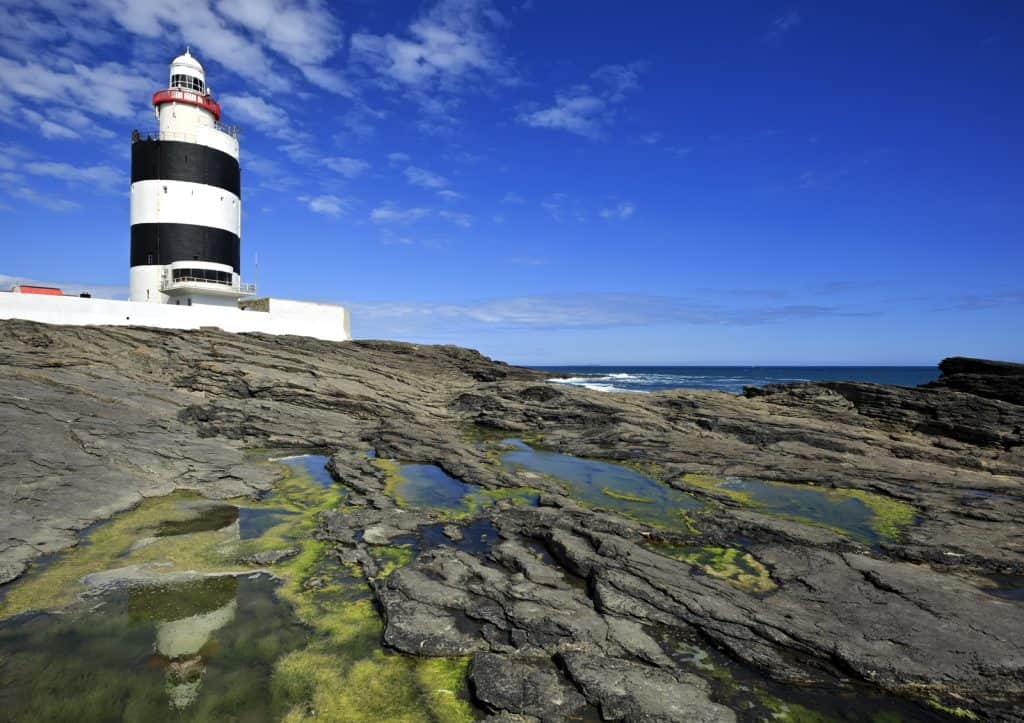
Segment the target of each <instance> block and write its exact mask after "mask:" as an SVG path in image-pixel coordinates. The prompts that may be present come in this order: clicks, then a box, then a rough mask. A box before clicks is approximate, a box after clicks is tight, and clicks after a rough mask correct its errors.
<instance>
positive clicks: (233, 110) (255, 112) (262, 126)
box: [221, 94, 295, 140]
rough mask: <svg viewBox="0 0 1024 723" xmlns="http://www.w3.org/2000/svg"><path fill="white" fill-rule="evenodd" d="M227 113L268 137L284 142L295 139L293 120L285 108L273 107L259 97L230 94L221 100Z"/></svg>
mask: <svg viewBox="0 0 1024 723" xmlns="http://www.w3.org/2000/svg"><path fill="white" fill-rule="evenodd" d="M221 105H222V106H223V108H224V111H225V113H229V114H230V115H231V116H232V117H233V118H237V119H238V120H239V121H241V122H242V123H248V124H251V125H252V126H254V127H256V128H257V129H259V130H260V131H262V132H264V133H266V134H267V135H270V136H274V137H275V138H281V139H282V140H285V139H288V138H292V137H294V135H295V134H294V133H293V132H292V130H291V120H290V119H289V117H288V113H287V112H285V110H284V109H283V108H279V107H278V106H276V105H272V104H271V103H268V102H267V101H265V100H263V98H261V97H259V96H258V95H247V94H237V95H232V94H228V95H225V96H224V97H223V98H221Z"/></svg>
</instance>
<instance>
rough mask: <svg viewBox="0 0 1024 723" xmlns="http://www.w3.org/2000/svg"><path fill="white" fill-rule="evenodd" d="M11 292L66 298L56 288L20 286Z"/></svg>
mask: <svg viewBox="0 0 1024 723" xmlns="http://www.w3.org/2000/svg"><path fill="white" fill-rule="evenodd" d="M11 291H14V292H15V293H18V294H42V295H43V296H64V292H63V291H61V290H60V289H58V288H56V287H54V286H27V285H26V284H19V285H18V286H15V287H14V288H13V289H11Z"/></svg>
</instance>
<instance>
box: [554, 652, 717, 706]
mask: <svg viewBox="0 0 1024 723" xmlns="http://www.w3.org/2000/svg"><path fill="white" fill-rule="evenodd" d="M561 658H562V660H563V661H564V663H565V667H566V670H567V672H568V674H569V677H571V678H572V679H573V680H574V681H575V682H576V684H577V685H579V686H580V688H582V689H583V692H584V693H585V694H586V696H587V699H588V700H595V701H597V703H598V704H599V705H600V707H601V717H602V718H604V720H606V721H619V720H623V721H634V722H635V723H727V722H728V721H735V720H736V714H735V713H733V712H732V711H731V710H729V709H728V708H726V707H725V706H723V705H719V704H717V703H714V702H712V701H711V699H710V697H709V695H708V686H707V684H706V683H705V682H704V681H703V680H701V679H700V678H698V677H696V676H694V675H689V674H686V673H682V674H677V675H673V674H672V673H669V672H667V671H664V670H660V669H656V668H649V667H647V666H644V665H640V664H637V663H630V662H627V661H624V660H609V659H607V658H602V657H599V656H594V655H587V654H584V653H565V654H563V655H562V656H561Z"/></svg>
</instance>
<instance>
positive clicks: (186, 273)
mask: <svg viewBox="0 0 1024 723" xmlns="http://www.w3.org/2000/svg"><path fill="white" fill-rule="evenodd" d="M171 273H172V277H173V279H174V281H176V282H177V281H204V282H206V283H213V284H224V285H226V286H231V282H232V274H231V272H229V271H217V270H215V269H174V270H173V271H172V272H171Z"/></svg>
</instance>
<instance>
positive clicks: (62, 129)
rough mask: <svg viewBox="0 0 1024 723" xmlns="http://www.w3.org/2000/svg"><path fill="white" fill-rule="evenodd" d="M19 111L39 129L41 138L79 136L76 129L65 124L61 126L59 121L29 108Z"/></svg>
mask: <svg viewBox="0 0 1024 723" xmlns="http://www.w3.org/2000/svg"><path fill="white" fill-rule="evenodd" d="M21 112H22V115H24V116H25V118H26V119H28V121H29V122H30V123H32V124H33V125H34V126H36V128H38V129H39V133H40V135H42V136H43V138H49V139H51V140H52V139H54V138H65V139H66V138H80V137H81V136H79V134H78V131H76V130H73V129H71V128H68V127H67V126H63V125H61V124H60V123H55V122H53V121H51V120H49V119H48V118H46V116H44V115H43V114H42V113H37V112H36V111H34V110H31V109H30V108H22V110H21Z"/></svg>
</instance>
